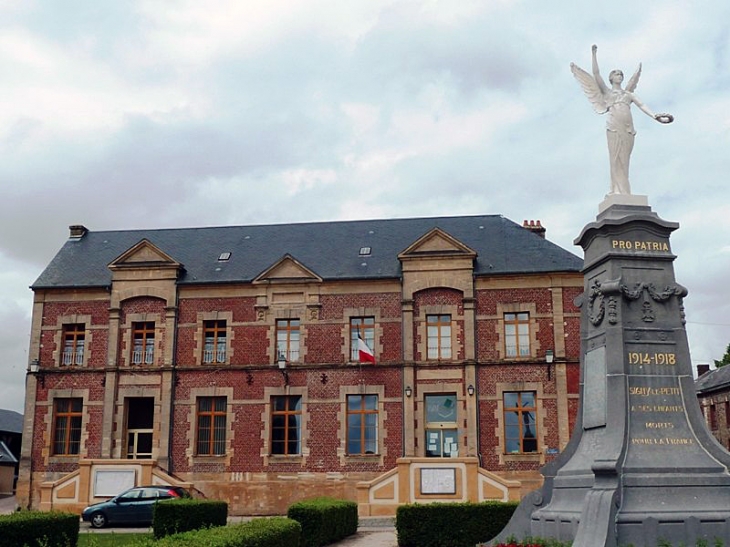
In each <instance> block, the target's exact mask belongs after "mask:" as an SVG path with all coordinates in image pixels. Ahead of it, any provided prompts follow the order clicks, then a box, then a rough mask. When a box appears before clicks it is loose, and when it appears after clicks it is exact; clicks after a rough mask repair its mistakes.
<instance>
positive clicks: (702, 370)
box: [697, 364, 710, 378]
mask: <svg viewBox="0 0 730 547" xmlns="http://www.w3.org/2000/svg"><path fill="white" fill-rule="evenodd" d="M706 372H710V365H708V364H699V365H697V378H699V377H700V376H702V375H703V374H705V373H706Z"/></svg>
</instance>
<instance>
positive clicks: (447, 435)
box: [424, 393, 459, 458]
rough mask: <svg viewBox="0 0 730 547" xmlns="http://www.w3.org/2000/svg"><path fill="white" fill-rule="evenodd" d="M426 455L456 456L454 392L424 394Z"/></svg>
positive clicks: (457, 448)
mask: <svg viewBox="0 0 730 547" xmlns="http://www.w3.org/2000/svg"><path fill="white" fill-rule="evenodd" d="M424 403H425V407H426V408H425V411H426V416H425V418H426V456H427V457H432V458H442V457H447V458H448V457H454V458H455V457H458V455H459V437H458V433H457V428H456V415H457V412H456V394H455V393H447V394H443V395H426V396H425V398H424Z"/></svg>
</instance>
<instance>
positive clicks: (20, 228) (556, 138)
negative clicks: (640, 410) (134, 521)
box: [0, 0, 730, 411]
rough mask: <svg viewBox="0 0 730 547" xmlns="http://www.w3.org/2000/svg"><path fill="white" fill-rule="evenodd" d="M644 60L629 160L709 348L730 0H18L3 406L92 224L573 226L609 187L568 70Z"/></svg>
mask: <svg viewBox="0 0 730 547" xmlns="http://www.w3.org/2000/svg"><path fill="white" fill-rule="evenodd" d="M593 43H596V44H598V46H599V50H598V54H599V62H600V64H601V69H602V72H603V74H604V77H605V78H607V76H608V72H609V71H610V70H611V69H612V68H622V69H623V70H624V71H625V72H626V73H627V76H628V75H630V74H631V73H633V71H634V69H635V68H636V66H637V65H638V63H639V62H642V63H643V74H642V78H641V81H640V83H639V86H638V88H637V94H638V95H639V96H640V97H641V98H642V100H643V101H644V102H645V103H646V104H647V105H648V106H649V107H650V108H651V109H653V110H654V111H655V112H670V113H672V114H673V115H674V116H675V119H676V120H675V123H673V124H671V125H661V124H659V123H656V122H654V121H652V120H651V119H650V118H648V117H646V116H644V115H643V114H642V113H641V112H638V111H635V113H634V119H635V125H636V128H637V130H638V136H637V144H636V147H635V148H634V154H633V157H632V170H631V181H632V190H633V192H634V193H636V194H645V195H648V196H649V203H650V205H651V206H652V207H653V209H654V211H656V212H657V213H658V214H659V215H660V216H661V217H662V218H664V219H666V220H671V221H677V222H679V223H680V229H679V230H678V231H677V232H675V234H674V235H673V238H672V246H673V251H674V252H675V254H677V255H678V259H677V260H676V262H675V271H676V275H677V281H678V282H679V283H682V284H683V285H685V286H687V288H688V289H689V297H688V298H687V299H686V300H685V304H686V310H687V318H688V325H687V328H688V332H689V338H690V345H691V350H692V360H693V363H694V364H697V363H707V362H711V361H712V359H719V358H720V357H721V356H722V354H723V353H724V351H725V347H726V346H727V344H728V342H730V282H729V281H728V272H729V270H728V264H729V263H730V237H729V236H730V221H729V220H728V219H729V218H730V187H729V185H728V180H729V175H728V171H730V160H729V159H728V158H729V154H728V152H729V150H730V149H729V146H728V145H729V144H730V3H729V2H727V0H700V1H698V2H687V1H686V0H658V1H645V2H636V1H635V0H632V1H628V0H614V1H612V2H609V3H608V4H606V5H603V6H602V7H600V8H599V7H598V5H597V4H595V3H593V2H573V1H572V0H571V1H568V0H555V1H551V2H544V1H517V0H479V1H470V0H413V1H395V0H345V1H342V0H301V1H300V0H266V1H265V2H261V1H254V0H206V1H205V2H200V1H197V0H196V1H193V0H189V1H188V0H180V1H165V0H130V1H125V2H116V1H111V0H108V1H99V0H94V1H92V0H88V1H83V0H78V1H69V2H57V1H55V0H0V98H1V99H2V100H1V102H0V104H2V107H0V185H1V186H0V188H2V197H3V199H0V228H1V229H0V341H1V343H0V373H1V374H2V378H3V381H2V383H0V406H1V407H5V408H11V409H14V410H19V411H22V405H23V403H22V401H23V383H24V377H25V369H26V366H27V352H28V342H29V332H30V312H31V301H32V294H31V291H30V290H29V289H28V286H29V285H31V284H32V283H33V281H34V280H35V279H36V278H37V276H38V275H39V274H40V272H41V271H42V269H43V268H44V266H45V265H46V264H47V263H48V262H49V260H50V259H51V258H52V257H53V255H54V254H55V252H56V251H57V250H58V249H59V248H60V247H61V245H62V244H63V243H64V241H65V239H66V238H67V236H68V226H69V225H70V224H84V225H85V226H87V227H88V228H90V229H91V230H110V229H126V228H159V227H181V226H199V225H230V224H261V223H279V222H290V221H314V220H318V221H319V220H334V219H362V218H389V217H413V216H434V215H435V216H438V215H458V214H502V215H504V216H505V217H507V218H509V219H512V220H514V221H516V222H520V223H521V222H522V220H524V219H540V220H541V221H542V223H543V224H544V225H545V226H546V227H547V236H548V238H549V239H551V240H552V241H554V242H556V243H558V244H559V245H561V246H562V247H564V248H566V249H569V250H572V251H573V252H575V253H576V254H578V255H579V256H582V254H581V250H580V248H578V247H575V246H574V245H573V239H574V238H575V237H576V236H577V235H578V234H579V233H580V231H581V229H582V228H583V226H584V225H585V224H587V223H588V222H591V221H593V220H595V216H596V214H597V206H598V203H599V202H600V201H602V199H603V196H604V194H605V193H606V192H607V191H608V161H607V152H606V145H605V136H604V124H605V119H604V118H603V117H601V116H598V115H596V114H595V113H594V112H593V110H592V109H591V107H590V104H589V103H588V101H587V99H586V98H585V97H584V96H583V94H582V92H581V90H580V88H579V86H578V84H577V82H576V81H575V80H574V79H573V76H572V75H571V73H570V69H569V65H570V63H571V62H575V63H577V64H578V65H580V66H582V67H583V68H586V69H588V70H590V48H591V44H593Z"/></svg>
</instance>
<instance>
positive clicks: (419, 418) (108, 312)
mask: <svg viewBox="0 0 730 547" xmlns="http://www.w3.org/2000/svg"><path fill="white" fill-rule="evenodd" d="M70 230H71V233H70V237H69V239H68V241H67V242H66V243H65V245H64V246H63V247H62V249H61V250H60V251H59V253H58V254H57V255H56V257H55V258H54V259H53V260H52V262H51V263H50V264H49V265H48V267H47V268H46V269H45V271H44V272H43V273H42V274H41V276H40V277H39V278H38V280H37V281H36V282H35V283H34V284H33V286H32V290H33V292H34V304H33V306H34V307H33V320H32V332H31V345H30V353H29V368H28V370H29V373H28V378H27V394H26V405H25V423H24V437H23V443H24V444H23V451H22V454H21V471H20V479H19V483H18V497H19V503H20V504H21V506H27V505H30V506H34V507H42V508H50V507H60V506H66V507H69V508H73V509H78V508H80V507H82V506H84V505H86V504H87V503H89V502H91V501H96V500H99V499H103V498H104V497H107V496H110V495H112V494H113V493H116V491H119V490H121V488H122V487H123V486H131V485H133V484H140V483H144V482H150V481H151V482H155V483H165V482H181V483H187V484H189V485H190V486H191V487H193V488H195V489H197V490H199V491H200V492H202V493H204V494H205V495H207V496H209V497H215V498H222V499H226V500H228V501H229V503H230V508H231V512H232V513H234V514H235V513H238V514H276V513H283V512H284V511H285V510H286V507H287V506H288V505H289V504H290V503H291V502H292V501H295V500H297V499H301V498H304V497H311V496H313V495H321V494H326V495H333V496H337V497H343V498H349V499H353V500H355V499H357V500H358V501H359V503H360V510H361V514H392V512H393V511H394V508H395V507H396V506H397V505H398V504H399V503H403V502H412V501H429V500H450V499H451V500H467V499H468V500H473V501H478V500H481V499H510V498H515V497H518V496H519V495H520V492H523V493H524V491H526V490H529V489H531V488H532V487H534V486H535V484H536V481H538V480H539V477H540V476H539V473H538V469H539V468H540V467H541V466H542V465H543V464H544V463H545V462H546V461H549V460H550V459H551V458H552V457H554V455H555V454H557V453H558V452H559V451H560V450H561V449H562V448H563V447H564V446H565V444H566V443H567V441H568V438H569V435H570V431H571V429H572V425H573V423H574V421H575V413H576V407H577V395H578V382H579V353H580V327H579V323H580V318H579V315H580V313H579V309H578V308H577V307H576V304H575V303H574V300H575V299H576V297H577V296H579V295H580V294H581V292H582V285H583V278H582V275H581V273H580V269H581V267H582V261H581V260H580V259H579V258H577V257H576V256H574V255H572V254H571V253H569V252H567V251H565V250H563V249H561V248H559V247H557V246H556V245H554V244H552V243H551V242H549V241H548V240H546V239H545V237H544V229H543V228H542V227H541V226H540V224H539V222H538V223H537V224H535V223H534V222H532V223H528V222H525V224H524V225H523V226H520V225H519V224H515V223H513V222H512V221H509V220H507V219H505V218H503V217H501V216H494V215H488V216H467V217H444V218H419V219H393V220H373V221H351V222H350V221H348V222H325V223H303V224H288V225H268V226H235V227H217V228H189V229H168V230H128V231H107V232H93V231H89V230H87V229H86V228H84V227H83V226H72V227H71V229H70ZM361 349H362V350H364V352H363V353H362V354H361V353H360V350H361ZM369 354H372V357H373V359H374V361H375V362H374V363H371V362H368V361H370V360H372V359H371V358H370V355H369ZM361 356H362V357H361ZM363 360H364V361H365V362H363ZM517 481H519V482H517Z"/></svg>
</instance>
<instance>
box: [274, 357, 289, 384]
mask: <svg viewBox="0 0 730 547" xmlns="http://www.w3.org/2000/svg"><path fill="white" fill-rule="evenodd" d="M276 364H277V365H279V372H281V375H282V376H283V377H284V385H285V386H288V385H289V373H288V372H287V371H286V357H285V356H284V354H283V353H282V352H279V357H278V358H277V359H276Z"/></svg>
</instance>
